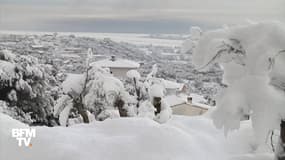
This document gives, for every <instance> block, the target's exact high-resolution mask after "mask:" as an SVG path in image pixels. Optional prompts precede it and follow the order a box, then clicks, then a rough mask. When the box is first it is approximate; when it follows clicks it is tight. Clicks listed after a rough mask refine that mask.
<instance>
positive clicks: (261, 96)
mask: <svg viewBox="0 0 285 160" xmlns="http://www.w3.org/2000/svg"><path fill="white" fill-rule="evenodd" d="M284 44H285V25H284V24H281V23H278V22H272V23H256V24H249V25H240V26H233V27H229V28H225V29H219V30H215V31H209V32H207V33H205V34H204V35H203V36H202V38H201V39H200V41H199V44H198V46H197V48H196V49H195V52H194V55H193V62H194V63H195V65H196V67H197V68H199V69H204V68H206V67H207V66H209V65H211V64H214V63H219V64H220V65H221V67H222V68H223V69H224V75H223V81H224V83H225V84H227V86H228V87H227V88H225V89H224V90H223V91H222V92H221V93H220V95H219V96H218V98H217V108H216V110H215V111H214V112H213V113H212V117H213V119H214V123H215V125H216V126H217V127H219V128H224V130H225V132H226V133H227V132H228V131H229V130H232V129H238V128H239V126H240V119H241V118H242V117H243V116H244V115H250V117H251V120H252V125H253V128H254V130H255V133H256V138H257V140H258V141H257V142H258V143H259V144H262V142H264V141H265V139H266V136H267V134H268V132H269V131H270V130H273V129H280V127H279V126H280V123H281V124H282V125H281V138H280V142H281V145H280V146H281V147H280V148H281V149H279V153H278V154H277V157H278V159H280V160H281V159H284V144H285V143H284V142H285V141H284V140H285V136H284V135H285V133H284V127H285V125H284V121H283V120H284V118H285V108H284V106H285V92H284V82H285V81H284V80H285V79H284V77H285V76H284V74H285V72H284V68H282V67H284V64H285V58H284V57H285V56H284V54H283V52H284V49H285V46H284Z"/></svg>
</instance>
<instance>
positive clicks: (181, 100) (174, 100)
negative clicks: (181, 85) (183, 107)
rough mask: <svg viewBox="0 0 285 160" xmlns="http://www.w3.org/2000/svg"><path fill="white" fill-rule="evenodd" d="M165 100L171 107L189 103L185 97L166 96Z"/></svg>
mask: <svg viewBox="0 0 285 160" xmlns="http://www.w3.org/2000/svg"><path fill="white" fill-rule="evenodd" d="M164 100H165V101H166V103H167V104H168V105H169V106H171V107H173V106H176V105H179V104H183V103H186V102H187V98H186V97H185V96H176V95H169V96H166V97H165V98H164Z"/></svg>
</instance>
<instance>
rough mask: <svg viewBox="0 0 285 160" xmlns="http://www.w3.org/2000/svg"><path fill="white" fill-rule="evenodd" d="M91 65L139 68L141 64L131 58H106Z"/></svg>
mask: <svg viewBox="0 0 285 160" xmlns="http://www.w3.org/2000/svg"><path fill="white" fill-rule="evenodd" d="M90 65H91V66H94V65H95V66H100V67H109V68H139V67H140V64H139V63H137V62H134V61H131V60H126V59H116V60H110V59H105V60H101V61H95V62H93V63H91V64H90Z"/></svg>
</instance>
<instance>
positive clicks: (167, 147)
mask: <svg viewBox="0 0 285 160" xmlns="http://www.w3.org/2000/svg"><path fill="white" fill-rule="evenodd" d="M0 126H1V128H0V137H1V138H0V159H1V160H23V159H28V160H38V159H41V160H50V159H52V160H62V159H68V160H79V159H80V160H91V159H94V160H116V159H117V160H184V159H185V160H186V159H187V160H189V159H191V160H245V159H246V160H248V159H255V160H263V159H264V160H265V159H266V160H267V159H273V157H272V154H264V153H263V154H262V155H258V154H253V153H250V152H251V150H252V148H253V147H252V144H253V143H252V139H253V138H252V132H251V129H250V127H249V123H248V122H246V123H244V124H242V128H241V130H240V131H239V134H236V133H232V134H230V135H229V136H228V137H227V138H225V137H224V134H223V132H222V131H221V130H217V129H216V128H215V127H214V126H213V124H212V121H211V120H210V119H208V118H206V117H202V116H197V117H183V116H174V117H173V118H172V119H171V120H170V121H168V122H167V123H166V124H158V123H156V122H155V121H152V120H149V119H142V118H120V119H112V120H106V121H103V122H98V121H96V122H93V123H91V124H80V125H75V126H72V127H69V128H65V127H54V128H48V127H35V128H36V137H35V138H34V139H32V147H18V146H17V141H16V139H15V138H12V137H11V129H12V128H25V127H27V126H26V125H24V124H22V123H20V122H18V121H16V120H13V119H11V118H10V117H8V116H7V115H4V114H2V113H0Z"/></svg>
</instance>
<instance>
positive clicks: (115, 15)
mask: <svg viewBox="0 0 285 160" xmlns="http://www.w3.org/2000/svg"><path fill="white" fill-rule="evenodd" d="M284 6H285V1H283V0H272V1H268V0H240V1H234V0H145V1H136V0H105V1H101V0H49V1H45V0H0V30H17V31H43V32H109V33H178V34H179V33H188V31H189V28H190V27H191V26H200V27H202V28H203V29H212V28H216V27H220V26H222V25H223V24H237V23H245V21H246V20H253V21H268V20H279V21H285V9H284Z"/></svg>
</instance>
